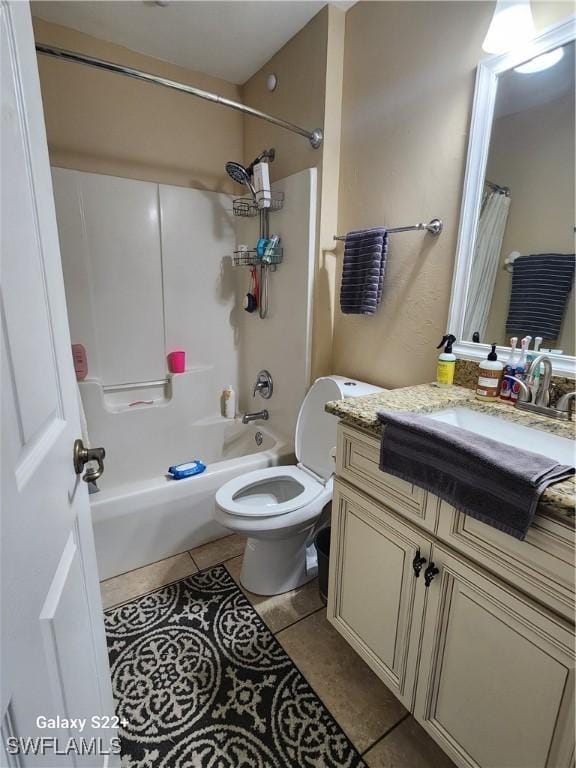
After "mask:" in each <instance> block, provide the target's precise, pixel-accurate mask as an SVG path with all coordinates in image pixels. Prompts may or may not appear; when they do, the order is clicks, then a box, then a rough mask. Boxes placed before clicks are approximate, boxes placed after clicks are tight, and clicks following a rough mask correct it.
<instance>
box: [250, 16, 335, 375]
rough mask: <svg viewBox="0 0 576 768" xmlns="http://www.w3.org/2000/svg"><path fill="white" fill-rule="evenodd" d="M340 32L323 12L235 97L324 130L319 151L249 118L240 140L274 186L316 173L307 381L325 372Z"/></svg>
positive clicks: (332, 18) (330, 303)
mask: <svg viewBox="0 0 576 768" xmlns="http://www.w3.org/2000/svg"><path fill="white" fill-rule="evenodd" d="M344 25H345V14H344V12H343V11H341V10H340V9H338V8H335V7H333V6H327V7H325V8H323V9H322V11H320V13H318V14H317V15H316V16H315V17H314V18H313V19H312V20H311V21H310V22H309V23H308V24H307V25H306V26H305V27H304V28H303V29H302V30H301V31H300V32H299V33H298V34H297V35H295V36H294V37H293V38H292V39H291V40H290V41H289V42H288V43H287V44H286V45H285V46H284V47H283V48H282V49H281V50H280V51H278V53H277V54H275V56H273V57H272V59H270V61H269V62H267V63H266V65H265V66H264V67H262V69H261V70H260V71H259V72H257V73H256V74H255V75H254V76H253V77H251V78H250V80H248V82H247V83H245V84H244V86H243V89H242V95H243V100H244V103H246V104H249V105H250V106H252V107H256V108H257V109H261V110H264V111H265V112H268V113H270V114H273V115H279V116H281V117H283V118H284V119H286V120H289V121H291V122H293V123H297V124H298V125H301V126H302V127H304V128H308V129H309V130H313V129H315V128H322V129H323V130H324V142H323V145H322V147H321V148H320V149H317V150H315V149H312V147H311V146H310V144H309V142H308V141H307V140H306V139H304V138H302V137H301V136H298V135H296V134H293V133H289V132H287V131H284V130H282V129H280V128H277V127H275V126H273V125H270V124H269V123H265V122H262V121H260V120H255V119H253V118H250V117H247V118H246V122H245V132H244V158H245V160H246V161H247V162H248V161H249V160H251V159H252V158H253V157H255V156H256V155H257V154H258V153H259V152H261V151H262V149H264V148H266V147H274V148H275V149H276V160H275V161H274V163H273V164H272V166H271V175H272V178H273V179H279V178H284V177H286V176H288V175H290V174H293V173H296V172H297V171H300V170H303V169H304V168H311V167H315V168H317V169H318V194H319V196H320V205H319V206H318V217H317V261H316V279H315V283H314V323H313V341H312V378H316V377H317V376H320V375H325V374H328V373H331V372H332V323H333V318H334V310H333V305H334V284H335V257H334V254H333V253H331V252H330V251H326V250H325V249H326V248H329V249H331V248H332V246H333V243H332V235H333V234H334V233H335V231H336V228H337V214H338V178H339V170H340V169H339V156H340V125H341V106H342V74H343V57H344ZM271 72H274V73H275V74H276V76H277V77H278V87H277V88H276V90H274V91H272V92H270V91H268V90H267V88H266V77H267V75H268V74H270V73H271ZM271 226H272V227H273V223H272V222H271ZM287 258H289V255H288V256H287Z"/></svg>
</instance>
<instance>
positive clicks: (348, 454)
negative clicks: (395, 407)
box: [336, 424, 439, 531]
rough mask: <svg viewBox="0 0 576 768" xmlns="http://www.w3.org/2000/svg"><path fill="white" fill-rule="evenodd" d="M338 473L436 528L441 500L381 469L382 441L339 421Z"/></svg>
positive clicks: (430, 529)
mask: <svg viewBox="0 0 576 768" xmlns="http://www.w3.org/2000/svg"><path fill="white" fill-rule="evenodd" d="M336 457H337V458H336V472H337V474H338V476H339V477H341V478H343V479H344V480H346V481H347V482H349V483H350V484H351V485H354V486H356V488H359V489H360V490H361V491H363V492H364V493H367V494H369V495H370V496H372V497H373V498H374V499H377V500H378V501H381V502H383V503H384V504H386V506H387V507H389V508H390V509H393V510H394V511H395V512H398V513H399V514H401V515H404V516H405V517H407V518H409V519H412V520H414V522H416V523H417V524H418V525H420V526H422V527H423V528H426V529H427V530H429V531H434V529H435V527H436V517H437V511H438V506H439V502H438V499H437V498H436V497H435V496H432V495H430V494H428V493H426V491H424V490H423V489H422V488H419V487H418V486H417V485H412V483H407V482H406V481H404V480H400V478H398V477H393V476H392V475H389V474H387V473H386V472H382V471H381V470H380V440H379V439H378V438H377V437H373V436H372V435H367V434H365V433H364V432H361V431H360V430H357V429H354V428H352V427H347V426H344V425H343V424H340V425H339V426H338V448H337V454H336Z"/></svg>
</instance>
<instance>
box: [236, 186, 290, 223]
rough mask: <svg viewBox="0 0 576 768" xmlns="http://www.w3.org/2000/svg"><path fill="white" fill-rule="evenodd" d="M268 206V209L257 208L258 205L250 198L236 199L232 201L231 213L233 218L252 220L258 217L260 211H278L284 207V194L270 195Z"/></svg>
mask: <svg viewBox="0 0 576 768" xmlns="http://www.w3.org/2000/svg"><path fill="white" fill-rule="evenodd" d="M271 195H272V196H271V200H270V206H269V207H268V208H259V207H258V203H255V202H254V199H253V198H251V197H237V198H236V199H235V200H233V201H232V213H233V214H234V216H241V217H243V218H246V219H252V218H254V216H258V214H259V213H260V211H279V210H281V209H282V206H283V205H284V192H272V193H271Z"/></svg>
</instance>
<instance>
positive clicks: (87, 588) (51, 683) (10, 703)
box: [0, 0, 119, 768]
mask: <svg viewBox="0 0 576 768" xmlns="http://www.w3.org/2000/svg"><path fill="white" fill-rule="evenodd" d="M0 8H1V56H2V61H1V78H2V81H1V103H2V109H1V126H0V128H1V142H2V143H1V147H2V154H1V163H2V169H1V171H2V172H1V176H2V181H1V194H2V200H1V202H2V220H1V227H2V232H1V246H2V260H1V271H0V316H1V327H2V369H1V371H2V380H1V385H2V413H1V416H2V475H1V482H2V496H1V499H2V517H1V525H2V527H1V556H2V561H1V576H2V581H1V584H2V595H1V598H2V600H1V618H2V633H1V640H2V645H1V655H0V664H1V667H0V669H1V709H0V717H1V723H0V724H1V738H0V743H1V744H2V748H1V749H0V765H1V766H2V768H4V766H12V765H15V766H42V768H49V767H52V766H57V767H58V768H64V767H65V766H66V767H67V766H74V765H79V766H96V765H98V766H103V765H108V766H111V765H117V764H118V762H119V760H118V757H117V756H115V755H107V754H106V752H108V751H110V750H111V751H115V750H116V749H117V732H116V729H115V728H114V727H113V728H100V727H96V726H97V725H106V724H108V725H114V722H113V720H112V721H111V722H109V723H106V721H105V720H101V721H100V722H99V723H98V722H95V721H93V720H92V718H93V717H102V716H108V717H111V716H113V714H114V712H113V700H112V690H111V683H110V676H109V669H108V660H107V654H106V641H105V636H104V627H103V621H102V612H101V611H102V609H101V604H100V595H99V591H98V575H97V568H96V560H95V553H94V544H93V538H92V529H91V521H90V509H89V505H88V495H87V489H86V484H85V483H84V482H82V481H81V480H80V478H79V477H77V476H76V474H75V472H74V468H73V463H72V450H73V444H74V440H75V439H76V438H77V437H79V436H80V429H79V414H78V404H77V399H76V390H75V386H76V385H75V379H74V371H73V367H72V359H71V354H70V337H69V331H68V323H67V317H66V305H65V298H64V285H63V280H62V270H61V264H60V253H59V247H58V235H57V230H56V216H55V212H54V202H53V198H52V186H51V179H50V168H49V163H48V149H47V144H46V134H45V128H44V119H43V113H42V101H41V96H40V84H39V79H38V70H37V63H36V53H35V49H34V39H33V33H32V25H31V19H30V10H29V7H28V3H27V2H13V3H6V2H4V0H2V2H1V5H0ZM57 717H60V718H61V721H60V723H59V724H58V725H56V727H49V726H52V725H54V723H51V722H49V721H48V722H46V721H47V720H48V719H49V718H54V719H55V718H57ZM62 718H67V719H72V718H73V719H74V722H71V723H67V722H65V721H62ZM84 718H86V722H85V723H83V719H84ZM44 724H46V725H47V726H48V727H45V728H43V727H42V726H43V725H44ZM38 737H44V740H43V741H41V740H40V741H39V740H38ZM93 738H94V739H95V741H91V739H93ZM19 739H22V740H24V741H23V742H19V741H18V740H19ZM26 739H30V741H28V742H27V743H26ZM82 739H83V740H84V742H82ZM98 739H101V741H98ZM111 740H112V741H111ZM21 745H22V746H23V747H24V749H19V747H20V746H21ZM17 751H20V754H13V753H15V752H17ZM79 751H89V752H92V753H94V752H96V754H90V755H88V756H80V755H78V754H76V753H77V752H79ZM23 752H28V754H24V753H23ZM34 752H36V753H37V754H36V755H34V754H33V753H34Z"/></svg>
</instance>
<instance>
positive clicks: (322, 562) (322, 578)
mask: <svg viewBox="0 0 576 768" xmlns="http://www.w3.org/2000/svg"><path fill="white" fill-rule="evenodd" d="M314 544H315V546H316V552H317V553H318V588H319V590H320V597H321V599H322V602H323V603H324V605H326V603H327V602H328V564H329V563H330V526H327V527H326V528H322V530H321V531H318V533H317V534H316V536H315V538H314Z"/></svg>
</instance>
